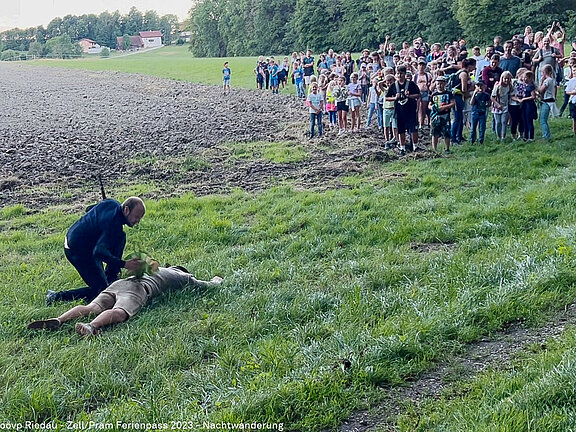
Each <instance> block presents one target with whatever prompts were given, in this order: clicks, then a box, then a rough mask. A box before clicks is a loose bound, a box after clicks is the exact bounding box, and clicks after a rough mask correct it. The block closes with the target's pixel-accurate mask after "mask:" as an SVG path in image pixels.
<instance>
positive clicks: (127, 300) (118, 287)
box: [28, 266, 222, 336]
mask: <svg viewBox="0 0 576 432" xmlns="http://www.w3.org/2000/svg"><path fill="white" fill-rule="evenodd" d="M221 283H222V278H221V277H219V276H214V277H213V278H212V280H210V281H209V282H206V281H202V280H198V279H195V278H194V277H193V276H192V275H191V274H190V273H189V272H188V270H186V269H185V268H184V267H180V266H173V267H168V268H165V267H160V269H159V270H158V272H157V273H155V274H153V275H151V276H149V275H144V276H142V277H141V278H135V277H129V278H127V279H121V280H118V281H116V282H114V283H112V284H111V285H110V286H109V287H108V288H106V289H105V290H104V291H102V292H101V293H100V294H99V295H98V297H96V298H95V299H94V300H92V302H91V303H90V304H88V305H87V306H83V305H80V306H75V307H73V308H72V309H70V310H69V311H68V312H64V313H63V314H62V315H60V316H59V317H58V318H51V319H47V320H42V321H34V322H31V323H30V324H29V325H28V328H29V329H34V330H37V329H50V330H56V329H58V328H60V326H61V325H62V324H63V323H65V322H67V321H70V320H73V319H75V318H80V317H84V316H88V315H97V317H96V318H95V319H94V320H92V322H90V323H89V324H86V323H81V322H79V323H77V324H76V333H78V334H79V335H82V336H92V335H96V334H98V333H99V332H100V329H101V328H102V327H104V326H107V325H111V324H117V323H120V322H124V321H126V320H128V319H129V318H131V317H132V316H134V315H135V314H136V313H137V312H138V311H139V310H140V309H142V307H143V306H144V305H146V304H147V303H148V302H149V301H150V300H151V299H152V298H154V297H157V296H159V295H160V294H163V293H165V292H167V291H170V290H177V289H182V288H186V287H198V288H208V287H212V286H217V285H220V284H221Z"/></svg>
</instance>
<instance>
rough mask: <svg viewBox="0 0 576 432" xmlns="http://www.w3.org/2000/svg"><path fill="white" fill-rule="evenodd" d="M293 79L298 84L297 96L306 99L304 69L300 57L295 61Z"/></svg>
mask: <svg viewBox="0 0 576 432" xmlns="http://www.w3.org/2000/svg"><path fill="white" fill-rule="evenodd" d="M292 80H293V82H294V85H295V86H296V96H298V97H299V98H300V99H304V98H305V97H306V94H305V92H304V71H303V70H302V65H301V63H300V59H297V60H296V61H295V62H294V68H293V70H292Z"/></svg>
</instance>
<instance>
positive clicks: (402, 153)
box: [400, 148, 406, 156]
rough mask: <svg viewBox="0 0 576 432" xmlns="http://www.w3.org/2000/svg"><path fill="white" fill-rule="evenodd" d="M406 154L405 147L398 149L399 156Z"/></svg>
mask: <svg viewBox="0 0 576 432" xmlns="http://www.w3.org/2000/svg"><path fill="white" fill-rule="evenodd" d="M405 154H406V149H403V148H401V149H400V156H404V155H405Z"/></svg>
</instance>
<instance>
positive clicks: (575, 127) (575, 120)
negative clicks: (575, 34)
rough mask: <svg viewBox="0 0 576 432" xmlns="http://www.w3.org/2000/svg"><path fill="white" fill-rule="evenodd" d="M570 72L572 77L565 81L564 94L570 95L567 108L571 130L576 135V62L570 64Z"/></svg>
mask: <svg viewBox="0 0 576 432" xmlns="http://www.w3.org/2000/svg"><path fill="white" fill-rule="evenodd" d="M570 72H571V76H572V78H570V79H569V80H568V82H567V83H566V94H567V95H568V96H570V99H569V101H568V107H569V108H568V109H569V110H570V117H572V132H574V134H575V135H576V64H572V65H571V68H570Z"/></svg>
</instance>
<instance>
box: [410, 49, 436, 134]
mask: <svg viewBox="0 0 576 432" xmlns="http://www.w3.org/2000/svg"><path fill="white" fill-rule="evenodd" d="M414 82H415V83H416V85H417V86H418V88H419V89H420V99H418V128H419V129H422V128H423V127H424V126H425V125H426V117H427V115H426V114H427V112H428V98H429V96H430V83H431V82H432V75H430V74H429V73H428V72H426V61H425V60H423V59H421V60H419V61H418V72H416V75H414Z"/></svg>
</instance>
